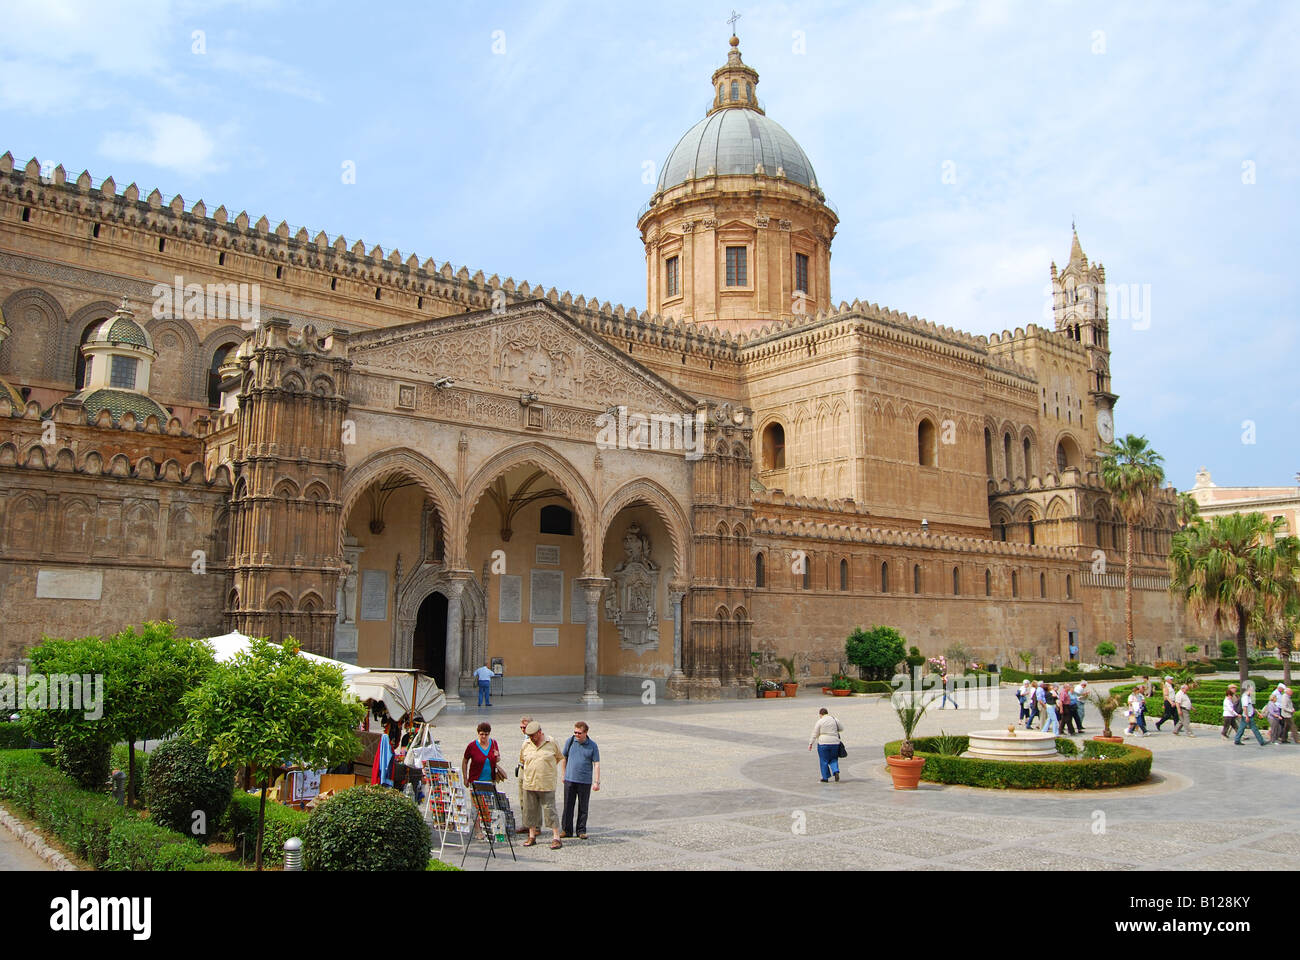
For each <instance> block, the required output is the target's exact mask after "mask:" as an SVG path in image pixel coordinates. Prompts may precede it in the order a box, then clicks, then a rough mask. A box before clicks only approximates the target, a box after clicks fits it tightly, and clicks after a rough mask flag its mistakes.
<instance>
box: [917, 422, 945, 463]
mask: <svg viewBox="0 0 1300 960" xmlns="http://www.w3.org/2000/svg"><path fill="white" fill-rule="evenodd" d="M934 441H935V431H934V424H933V423H931V422H930V420H929V419H928V418H927V419H925V420H922V421H921V425H920V426H918V427H917V428H916V462H917V463H919V464H920V465H921V466H923V467H933V466H936V465H937V464H938V462H939V451H938V450H937V449H936V448H935V442H934Z"/></svg>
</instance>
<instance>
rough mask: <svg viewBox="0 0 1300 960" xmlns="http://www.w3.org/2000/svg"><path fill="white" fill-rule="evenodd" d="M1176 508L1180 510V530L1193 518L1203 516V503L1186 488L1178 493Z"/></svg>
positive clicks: (1197, 518) (1196, 518)
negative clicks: (1198, 501) (1197, 500)
mask: <svg viewBox="0 0 1300 960" xmlns="http://www.w3.org/2000/svg"><path fill="white" fill-rule="evenodd" d="M1176 509H1177V511H1178V527H1179V529H1180V530H1181V529H1182V528H1183V527H1185V526H1187V525H1188V524H1189V523H1191V522H1192V521H1193V520H1199V519H1200V518H1201V505H1200V504H1199V503H1197V502H1196V498H1195V497H1193V496H1192V495H1191V494H1190V493H1188V492H1187V491H1186V490H1184V491H1183V492H1182V493H1180V494H1179V495H1178V503H1177V506H1176Z"/></svg>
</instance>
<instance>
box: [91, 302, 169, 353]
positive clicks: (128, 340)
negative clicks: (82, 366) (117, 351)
mask: <svg viewBox="0 0 1300 960" xmlns="http://www.w3.org/2000/svg"><path fill="white" fill-rule="evenodd" d="M96 342H98V343H125V344H129V345H131V346H133V347H144V348H145V349H146V350H152V349H153V344H152V343H150V342H149V334H148V333H146V332H145V330H144V328H143V327H142V326H140V324H138V323H136V322H135V320H134V319H133V318H132V316H131V314H130V313H129V312H128V311H127V310H126V309H125V308H122V309H120V310H118V311H117V313H115V314H113V316H111V317H109V318H108V319H107V320H105V321H104V322H103V323H101V324H99V325H98V326H97V327H95V329H94V331H93V332H92V333H91V334H90V337H89V338H87V343H96Z"/></svg>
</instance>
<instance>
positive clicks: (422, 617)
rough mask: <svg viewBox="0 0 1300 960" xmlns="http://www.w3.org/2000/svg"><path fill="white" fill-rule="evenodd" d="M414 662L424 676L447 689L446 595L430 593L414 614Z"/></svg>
mask: <svg viewBox="0 0 1300 960" xmlns="http://www.w3.org/2000/svg"><path fill="white" fill-rule="evenodd" d="M412 646H413V647H414V658H413V659H414V663H413V664H412V665H413V666H414V667H415V668H416V669H417V670H419V671H420V672H421V673H423V674H424V675H425V676H426V677H433V679H434V680H436V681H437V682H438V686H439V687H440V688H441V689H443V690H445V689H447V683H446V680H447V598H446V597H445V596H443V594H441V593H437V592H434V593H431V594H429V595H428V596H427V597H425V598H424V602H423V603H421V604H420V611H419V613H417V614H416V617H415V637H414V643H413V645H412Z"/></svg>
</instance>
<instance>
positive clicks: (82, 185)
mask: <svg viewBox="0 0 1300 960" xmlns="http://www.w3.org/2000/svg"><path fill="white" fill-rule="evenodd" d="M90 182H91V181H90V171H89V170H82V171H81V176H79V177H77V189H78V190H80V191H82V192H83V193H84V192H86V191H87V190H89V189H90Z"/></svg>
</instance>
